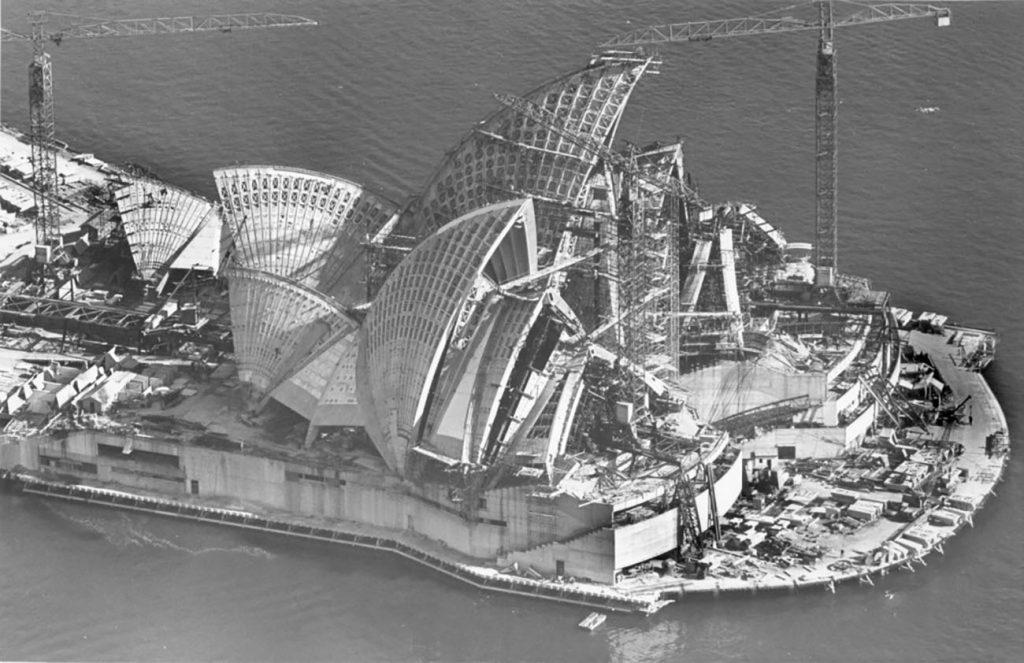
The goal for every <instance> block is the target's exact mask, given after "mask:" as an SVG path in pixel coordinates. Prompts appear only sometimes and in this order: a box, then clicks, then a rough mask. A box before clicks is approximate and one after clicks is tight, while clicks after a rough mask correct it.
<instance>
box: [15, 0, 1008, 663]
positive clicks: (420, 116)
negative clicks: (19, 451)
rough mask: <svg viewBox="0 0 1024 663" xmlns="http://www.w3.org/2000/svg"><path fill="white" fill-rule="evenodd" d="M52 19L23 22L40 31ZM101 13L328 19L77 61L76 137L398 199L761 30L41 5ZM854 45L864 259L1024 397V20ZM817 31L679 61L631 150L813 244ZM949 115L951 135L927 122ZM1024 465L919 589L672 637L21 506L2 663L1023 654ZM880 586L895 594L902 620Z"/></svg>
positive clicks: (366, 567) (845, 54) (703, 6)
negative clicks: (962, 326) (525, 110)
mask: <svg viewBox="0 0 1024 663" xmlns="http://www.w3.org/2000/svg"><path fill="white" fill-rule="evenodd" d="M29 4H30V3H29V2H28V0H4V2H3V14H4V15H3V21H4V26H5V27H8V28H11V29H15V30H19V29H25V27H24V26H25V22H24V18H23V16H24V12H25V10H26V9H27V8H28V6H29ZM31 4H32V5H33V6H42V5H46V6H49V7H52V8H57V9H63V10H64V11H75V12H78V13H83V14H93V15H103V16H147V15H166V14H185V13H190V12H193V13H209V12H211V11H257V10H265V11H274V10H279V11H285V12H290V13H297V14H304V15H307V16H312V17H316V18H320V19H321V20H322V21H323V22H324V25H323V26H322V27H319V28H316V29H311V30H303V29H291V30H288V29H283V30H275V31H268V32H263V33H253V32H250V33H233V34H228V35H220V34H214V35H186V36H177V37H150V38H136V39H121V40H118V39H106V40H97V41H91V42H87V41H77V42H76V41H66V42H65V43H64V44H63V45H61V46H59V47H55V48H54V49H53V50H54V53H55V55H54V58H55V77H56V90H57V91H56V102H57V123H58V135H59V136H60V137H61V138H63V139H64V140H66V141H68V142H69V143H71V144H72V145H73V146H75V147H77V148H79V149H82V150H86V151H92V152H95V153H96V154H97V156H99V157H100V158H103V159H106V160H108V161H112V162H116V163H121V162H124V161H127V160H132V161H136V162H142V163H145V164H147V165H148V166H150V167H151V168H152V169H153V170H155V171H156V172H157V173H159V174H160V175H161V176H163V177H164V178H165V179H168V180H170V181H172V182H175V183H177V184H181V185H184V186H187V187H191V188H194V189H197V190H199V191H202V192H204V193H206V194H208V195H212V193H213V191H212V189H213V187H212V179H211V177H210V174H209V173H210V170H211V169H212V168H214V167H217V166H221V165H225V164H232V163H236V162H239V163H281V164H288V165H296V166H302V167H307V168H312V169H318V170H324V171H328V172H333V173H337V174H339V175H343V176H345V177H348V178H351V179H354V180H356V181H361V182H364V183H367V184H370V185H372V186H375V187H378V188H380V189H382V190H383V191H385V192H387V193H390V194H392V195H393V196H395V197H397V198H401V197H403V196H404V195H406V194H408V193H409V192H411V191H412V190H414V189H415V188H417V187H418V186H420V185H421V184H422V183H424V182H425V180H426V178H427V177H428V175H429V174H430V172H431V170H432V168H433V166H434V164H435V163H436V162H437V160H438V159H439V158H440V156H441V155H442V153H443V150H444V149H445V148H446V147H448V146H449V145H451V144H454V143H455V142H456V141H457V139H458V138H459V137H460V136H461V135H462V133H463V132H464V131H466V130H467V129H468V128H469V127H470V126H471V125H472V123H473V122H474V121H476V120H477V119H479V118H481V117H483V116H484V115H485V114H487V113H488V112H490V111H491V110H493V109H494V107H495V102H493V101H492V99H491V97H490V93H491V92H492V91H510V92H522V91H525V90H527V89H529V88H531V87H533V86H534V85H535V84H538V83H540V82H541V81H543V80H546V79H548V78H550V77H553V76H555V75H557V74H560V73H562V72H564V71H567V70H568V69H569V68H571V67H575V66H577V65H580V64H581V63H582V62H583V61H584V60H585V59H586V57H587V55H588V54H589V53H590V52H591V49H592V48H594V47H595V46H596V44H598V43H599V42H600V41H602V40H603V39H604V38H606V37H608V36H611V35H612V34H615V33H616V32H620V31H624V30H625V29H629V28H630V27H633V26H637V25H642V24H647V23H652V22H659V21H660V22H664V21H668V20H693V19H697V18H728V17H736V16H743V15H748V14H751V13H754V12H756V11H762V10H763V9H764V8H766V7H768V6H770V5H768V3H761V2H755V1H752V0H744V1H738V0H729V1H724V2H713V1H712V0H700V1H699V2H692V3H687V2H682V3H680V2H670V1H669V0H644V1H641V2H633V3H626V2H623V3H613V2H611V1H610V0H603V1H600V2H583V1H582V0H551V1H546V2H541V1H539V0H531V1H515V2H501V1H498V0H477V1H475V2H465V1H461V0H437V1H432V2H426V1H424V2H412V1H403V2H383V1H370V0H360V1H351V0H350V1H333V0H332V1H328V0H320V1H314V0H280V1H279V2H272V1H271V0H258V1H256V0H253V1H249V2H242V1H241V0H235V1H231V2H220V3H216V7H214V6H213V3H209V2H205V1H200V0H192V1H185V2H182V1H175V2H171V1H170V0H135V1H133V2H131V3H125V2H114V1H112V0H83V1H82V2H75V3H70V2H58V1H57V0H52V1H50V2H45V3H44V2H32V3H31ZM952 6H953V9H954V14H955V15H954V20H953V26H952V27H950V28H947V29H943V30H937V29H935V28H934V27H933V26H932V25H931V24H930V22H929V21H927V20H917V21H906V22H900V23H894V24H889V25H880V26H874V27H867V28H855V29H850V30H847V31H845V32H841V33H840V36H839V58H840V60H839V67H840V88H841V92H840V97H841V99H842V105H841V107H840V108H841V110H840V127H841V128H840V154H841V156H840V187H841V189H840V210H841V226H840V232H841V237H840V246H841V248H840V251H841V252H840V259H841V264H842V266H843V268H844V271H849V272H851V273H857V274H862V275H868V276H871V277H872V278H873V279H874V281H875V284H876V285H877V286H878V287H882V288H885V289H888V290H891V291H893V292H894V293H895V297H896V299H897V301H898V302H899V303H901V304H903V305H905V306H910V307H915V308H926V309H938V310H942V311H944V312H946V313H948V314H950V315H951V316H952V317H953V318H955V319H959V320H962V321H965V322H970V323H974V324H977V325H982V326H987V327H994V328H997V329H999V330H1000V332H1001V335H1002V345H1001V348H1000V356H999V358H998V361H997V363H996V365H995V366H994V367H993V368H992V369H991V371H990V374H989V377H990V378H991V379H992V381H993V383H994V385H995V387H996V389H997V391H998V394H999V396H1000V398H1001V400H1002V401H1003V404H1004V406H1005V409H1006V411H1007V415H1008V417H1009V419H1010V426H1011V432H1013V433H1017V434H1018V435H1019V433H1018V431H1019V430H1020V429H1021V427H1020V423H1021V422H1020V415H1019V414H1018V412H1019V404H1020V403H1021V399H1022V395H1024V379H1022V378H1021V377H1020V376H1021V374H1022V373H1024V334H1022V332H1021V329H1022V327H1024V314H1022V312H1021V307H1020V306H1019V302H1020V300H1021V297H1022V295H1024V284H1022V279H1021V277H1020V274H1021V271H1022V269H1021V268H1022V267H1024V264H1022V260H1021V255H1022V251H1024V239H1022V210H1024V186H1022V184H1024V182H1022V173H1024V134H1022V130H1021V127H1020V122H1021V118H1022V111H1021V109H1022V108H1024V83H1022V76H1021V74H1022V72H1024V67H1022V65H1024V45H1022V42H1021V40H1020V34H1021V33H1022V32H1024V4H1015V3H957V4H955V5H952ZM813 50H814V36H813V35H812V34H809V33H808V34H795V35H794V34H791V35H781V36H771V37H758V38H753V37H750V38H745V39H738V40H732V41H729V40H724V41H721V42H712V43H702V44H687V45H680V46H678V47H675V48H672V49H665V50H664V51H663V55H664V57H665V65H664V66H663V68H662V69H663V73H662V74H661V75H660V76H658V77H654V78H652V79H649V80H647V81H646V82H645V83H644V84H642V86H641V88H640V89H639V90H638V91H637V93H636V95H635V96H634V101H633V104H632V106H631V108H630V110H629V111H628V113H627V117H626V119H625V121H624V124H623V127H622V130H621V132H620V137H622V138H629V139H632V140H640V141H645V140H649V139H656V138H665V139H671V138H674V137H675V136H677V135H681V136H683V137H684V138H685V139H686V140H687V147H688V152H687V159H688V164H689V167H690V168H691V169H692V170H693V171H694V174H695V175H696V176H697V178H698V181H699V183H700V184H701V186H702V189H703V192H704V193H705V196H706V197H708V198H710V199H743V200H749V201H751V202H755V203H757V204H759V206H760V207H761V210H762V212H763V213H764V215H765V216H766V217H767V218H768V219H770V220H771V221H773V222H774V223H776V224H777V225H778V226H780V227H781V228H782V229H783V230H784V231H785V232H786V233H787V234H788V236H789V237H790V238H791V239H794V240H800V239H809V237H810V233H811V230H812V226H813V199H812V195H813V186H812V182H813V160H812V157H813V129H812V107H813V85H812V78H813ZM3 56H4V57H3V62H2V74H3V81H2V85H3V102H4V104H3V109H2V118H3V121H4V122H6V123H9V124H14V125H16V126H20V127H23V128H24V127H25V125H26V119H25V118H26V115H27V111H26V97H27V95H26V87H27V82H26V76H25V71H26V69H25V68H26V65H27V62H28V58H29V49H28V48H27V47H26V46H24V45H14V46H10V45H8V46H5V47H4V51H3ZM919 106H938V107H940V108H941V111H940V112H938V113H934V114H921V113H917V112H915V109H916V108H917V107H919ZM1021 475H1022V473H1021V460H1020V455H1019V454H1018V456H1017V457H1016V458H1015V459H1014V460H1013V462H1012V463H1011V465H1010V469H1009V472H1008V476H1007V481H1006V482H1005V483H1003V484H1002V485H1001V486H1000V487H999V493H1000V494H999V498H998V499H997V500H995V501H993V502H992V503H991V504H990V505H989V506H988V507H987V508H986V509H985V510H984V512H983V513H982V514H981V516H980V517H979V518H977V519H976V527H975V528H974V529H973V530H968V531H967V532H966V534H965V535H964V536H961V537H959V538H958V539H956V540H955V541H954V542H953V543H952V545H949V546H947V548H946V555H945V556H944V557H935V558H933V559H930V560H929V562H928V567H927V568H925V569H921V570H919V571H918V573H916V574H903V575H896V576H889V577H888V578H886V579H884V580H883V581H882V583H880V584H881V585H882V587H879V588H877V589H873V590H872V589H860V588H857V587H852V586H842V587H840V588H839V592H838V594H837V595H836V596H832V595H830V594H827V593H823V592H822V593H819V592H809V593H800V594H783V595H762V596H758V597H756V598H755V599H748V598H743V599H726V600H718V601H714V600H696V601H686V602H685V603H682V604H678V605H674V606H672V607H670V608H669V609H666V610H665V611H663V612H662V613H660V614H658V615H657V616H655V617H653V618H639V617H632V616H618V615H613V616H612V617H611V618H610V619H609V620H608V622H607V623H606V625H605V626H604V627H603V628H602V629H601V630H600V631H598V632H595V633H592V634H586V633H583V632H581V631H579V630H577V629H576V628H575V623H576V622H577V621H579V619H581V618H582V617H583V615H584V614H585V610H583V609H578V608H572V607H562V606H557V605H548V604H545V603H540V602H531V601H522V600H517V599H513V598H506V597H501V596H492V595H487V594H484V593H481V592H477V591H474V590H471V589H467V588H464V587H462V586H460V585H458V584H454V583H452V582H448V581H447V580H445V579H442V578H436V577H434V576H432V575H424V574H423V573H421V572H420V570H419V569H418V568H417V567H415V566H412V565H410V564H407V563H405V562H403V561H399V560H395V559H390V558H386V557H379V556H372V555H368V554H364V553H361V552H354V551H350V550H347V549H344V548H341V547H330V546H327V545H319V544H312V543H306V542H299V541H292V540H287V539H280V538H273V537H265V536H254V535H252V534H248V533H243V532H235V531H232V530H221V529H216V528H210V527H206V526H200V525H192V524H183V523H178V522H175V521H168V520H162V519H156V518H149V517H144V516H137V515H125V514H121V513H117V512H112V511H106V510H98V509H89V508H83V507H78V506H72V505H64V504H54V503H45V502H41V501H38V500H29V499H23V498H20V497H12V496H0V659H5V660H7V659H50V660H53V659H61V660H65V659H73V660H140V659H145V660H150V659H153V660H157V659H159V660H244V661H248V660H346V661H348V660H351V661H364V660H434V659H437V660H587V661H590V660H615V661H631V662H632V661H649V660H691V661H704V660H752V661H761V660H769V661H775V660H840V661H845V660H858V661H880V660H900V661H906V660H957V661H958V660H1020V657H1021V656H1022V655H1024V635H1022V634H1024V623H1022V622H1024V618H1022V617H1024V615H1022V608H1021V606H1022V604H1024V603H1022V602H1024V570H1022V567H1021V563H1020V557H1021V553H1020V551H1021V549H1022V548H1024V522H1022V517H1021V509H1020V508H1019V504H1020V503H1021V500H1022V498H1024V495H1022V492H1024V491H1022V488H1021ZM883 589H888V590H891V591H892V592H894V593H895V598H894V599H892V600H886V599H885V598H884V596H883V594H882V590H883Z"/></svg>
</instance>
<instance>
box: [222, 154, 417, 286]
mask: <svg viewBox="0 0 1024 663" xmlns="http://www.w3.org/2000/svg"><path fill="white" fill-rule="evenodd" d="M214 179H215V180H216V183H217V191H218V193H219V194H220V198H221V202H222V204H223V206H224V215H225V220H226V223H227V226H228V229H229V231H230V232H231V236H232V238H233V239H234V243H235V247H236V250H235V253H234V256H233V259H234V262H235V264H237V265H239V266H241V267H244V268H246V269H252V270H256V271H262V272H266V273H268V274H275V275H277V276H281V277H284V278H286V279H290V280H292V281H295V282H298V283H301V284H302V285H303V286H305V287H307V288H310V289H312V290H315V291H317V292H321V293H323V294H325V295H327V296H329V297H331V298H333V299H335V300H337V301H339V302H341V303H342V304H343V305H345V306H355V305H357V304H360V303H362V302H363V300H364V294H365V292H364V288H363V287H362V286H361V282H362V281H363V271H364V270H365V258H364V250H363V243H364V241H365V240H366V238H367V237H368V236H372V235H374V234H376V233H377V232H378V231H379V230H380V228H381V227H382V226H383V225H384V224H385V223H387V221H388V220H389V219H390V218H392V216H394V214H395V213H396V212H397V210H398V207H397V205H395V203H393V202H391V201H389V200H387V199H386V198H383V197H382V196H378V195H376V194H373V193H370V192H367V191H366V190H364V189H363V187H361V186H360V185H358V184H355V183H353V182H349V181H348V180H344V179H341V178H339V177H334V176H332V175H325V174H322V173H317V172H313V171H309V170H303V169H298V168H286V167H282V166H238V167H232V168H221V169H218V170H216V171H214Z"/></svg>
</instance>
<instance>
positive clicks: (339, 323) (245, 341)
mask: <svg viewBox="0 0 1024 663" xmlns="http://www.w3.org/2000/svg"><path fill="white" fill-rule="evenodd" d="M227 278H228V295H229V297H230V300H231V329H232V334H233V339H234V344H235V356H236V358H237V361H238V376H239V378H240V379H241V380H242V381H244V382H248V383H249V384H250V385H251V386H252V388H253V390H254V394H255V395H262V394H264V393H267V392H269V391H271V390H273V389H274V388H275V387H276V386H278V385H279V384H280V383H281V382H282V381H283V380H284V379H286V378H288V377H290V376H291V375H292V374H293V373H294V371H295V369H296V367H299V366H302V365H304V363H305V362H306V361H307V360H309V359H310V358H312V357H314V356H316V355H317V354H318V353H319V352H321V351H323V350H325V349H326V348H328V347H330V346H331V345H333V344H334V343H337V342H339V341H343V340H344V339H345V338H346V337H348V336H351V335H353V334H354V333H355V331H356V328H357V325H356V323H355V322H354V321H353V320H352V319H351V318H349V317H348V316H347V315H346V313H345V311H344V309H343V308H342V307H341V306H340V305H339V304H338V303H337V302H335V301H333V300H332V299H330V298H328V297H325V296H324V295H322V294H320V293H318V292H316V291H315V290H311V289H310V288H306V287H304V286H302V285H299V284H297V283H295V282H293V281H290V280H288V279H284V278H282V277H280V276H277V275H275V274H269V273H266V272H259V271H256V270H252V269H244V268H237V267H235V268H231V269H229V270H228V272H227Z"/></svg>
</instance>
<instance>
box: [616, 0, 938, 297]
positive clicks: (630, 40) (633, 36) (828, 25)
mask: <svg viewBox="0 0 1024 663" xmlns="http://www.w3.org/2000/svg"><path fill="white" fill-rule="evenodd" d="M814 4H816V5H817V8H818V15H817V17H816V18H808V19H801V18H794V17H791V16H761V17H746V18H737V19H724V20H716V21H691V22H688V23H670V24H665V25H654V26H650V27H646V28H641V29H639V30H634V31H632V32H627V33H625V34H622V35H619V36H617V37H613V38H612V39H609V40H607V41H606V42H605V43H604V44H602V47H604V48H623V47H640V46H644V45H654V44H667V43H674V42H683V41H709V40H711V39H718V38H723V37H740V36H745V35H762V34H774V33H778V32H794V31H800V30H817V31H818V51H817V66H816V76H815V86H814V87H815V94H814V102H815V103H814V117H815V122H814V173H815V175H814V177H815V188H814V191H815V214H814V238H815V242H814V265H815V267H816V268H817V270H818V277H817V279H818V285H826V286H831V285H832V284H833V283H834V279H835V275H836V273H837V270H838V266H839V264H838V263H839V260H838V251H839V232H838V230H839V224H838V219H837V214H838V212H837V209H838V206H837V203H836V200H837V182H838V168H837V165H838V159H837V141H836V127H837V111H838V103H837V98H836V88H837V77H836V62H835V53H836V49H835V39H834V34H833V31H834V29H835V28H838V27H846V26H853V25H865V24H869V23H882V22H887V21H898V20H903V19H910V18H925V17H933V18H935V19H936V23H937V24H938V25H939V27H943V26H946V25H949V21H950V18H951V17H952V13H951V12H950V11H949V10H948V9H945V8H941V7H935V6H933V5H922V4H912V3H882V4H872V5H865V4H861V3H852V4H854V6H856V7H857V8H858V11H856V12H854V13H852V14H849V15H847V16H844V17H842V18H839V19H837V18H835V17H834V16H833V0H816V1H815V3H814Z"/></svg>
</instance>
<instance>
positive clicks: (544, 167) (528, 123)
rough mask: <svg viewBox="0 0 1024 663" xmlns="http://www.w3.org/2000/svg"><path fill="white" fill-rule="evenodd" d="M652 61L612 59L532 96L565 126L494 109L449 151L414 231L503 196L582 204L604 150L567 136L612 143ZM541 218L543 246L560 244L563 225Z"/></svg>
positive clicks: (415, 209)
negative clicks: (586, 146)
mask: <svg viewBox="0 0 1024 663" xmlns="http://www.w3.org/2000/svg"><path fill="white" fill-rule="evenodd" d="M652 62H653V60H651V59H646V60H645V59H640V60H637V59H635V58H631V59H628V60H621V61H620V60H617V59H615V58H609V59H606V60H603V61H598V62H596V63H592V64H591V65H589V66H587V67H585V68H584V69H581V70H579V71H576V72H573V73H571V74H569V75H567V76H564V77H561V78H558V79H556V80H554V81H551V82H549V83H547V84H545V85H542V86H540V87H538V88H536V89H535V90H533V91H532V92H530V93H528V94H526V95H525V96H524V98H525V99H527V100H529V101H530V102H532V103H534V104H536V105H537V106H539V107H540V108H543V109H545V110H547V111H548V112H549V113H550V114H551V116H552V117H554V118H556V119H557V121H558V122H560V123H562V125H563V127H564V128H563V130H561V131H560V130H557V129H556V128H551V127H545V126H542V125H539V124H538V123H536V122H534V121H533V120H532V119H530V118H529V117H527V116H526V115H523V114H521V113H519V112H518V111H516V110H514V109H511V108H502V109H501V110H499V111H497V112H496V113H494V114H492V115H491V116H490V117H488V118H487V119H485V120H484V121H483V122H481V124H480V126H479V127H477V128H476V129H475V130H473V131H471V132H470V133H469V134H468V135H467V136H466V137H465V138H464V139H463V140H462V142H460V143H459V144H458V145H457V146H456V147H455V148H454V149H452V150H450V151H449V152H448V156H447V157H446V158H445V159H444V161H443V162H442V163H441V165H440V166H439V167H438V169H437V170H436V171H435V172H434V174H433V176H432V177H431V179H430V181H429V182H428V184H427V186H426V188H425V189H424V191H423V193H422V194H421V195H420V197H419V198H418V200H417V202H416V203H415V204H414V205H413V206H412V207H411V209H410V214H409V217H408V218H407V219H406V221H405V223H406V228H407V230H409V231H411V232H413V233H415V234H417V235H419V236H421V237H422V236H425V235H427V234H429V233H430V232H432V231H433V230H436V229H437V228H440V227H441V226H443V225H444V224H446V223H448V222H449V221H450V220H451V219H454V218H458V217H460V216H462V215H464V214H467V213H469V212H470V211H472V210H473V209H476V208H479V207H483V206H485V205H487V204H490V203H492V202H494V201H495V200H496V199H497V200H500V199H501V198H502V197H504V198H505V199H508V198H510V197H518V196H524V195H525V196H536V197H538V198H540V199H546V200H554V201H559V202H561V203H566V204H572V203H575V201H576V199H577V198H578V196H579V194H580V192H581V191H582V189H583V186H584V182H585V180H586V177H587V175H588V174H589V173H590V171H591V169H592V168H593V166H594V164H595V163H596V161H597V159H598V155H597V154H594V153H593V152H592V151H588V150H586V149H584V148H583V147H582V146H581V145H580V144H579V142H578V141H571V140H569V139H568V138H567V136H566V134H567V133H570V134H578V135H583V136H585V137H586V138H587V139H588V140H589V141H590V142H592V143H596V144H609V143H610V142H611V141H612V139H613V134H614V131H615V128H616V127H617V125H618V120H619V117H620V116H621V114H622V111H623V109H624V108H625V104H626V102H627V100H628V99H629V96H630V94H631V93H632V91H633V88H634V87H635V85H636V83H637V82H638V81H639V80H640V78H641V76H642V75H643V74H644V73H645V72H646V71H647V69H648V68H649V67H650V66H651V64H652ZM513 192H515V193H513ZM538 222H539V224H540V225H539V227H538V232H539V236H540V240H541V243H542V245H544V246H547V247H549V248H551V247H553V246H554V243H555V242H557V240H558V236H557V228H554V227H549V225H553V224H548V223H547V222H546V220H545V219H543V218H540V217H538ZM410 226H411V227H410Z"/></svg>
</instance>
